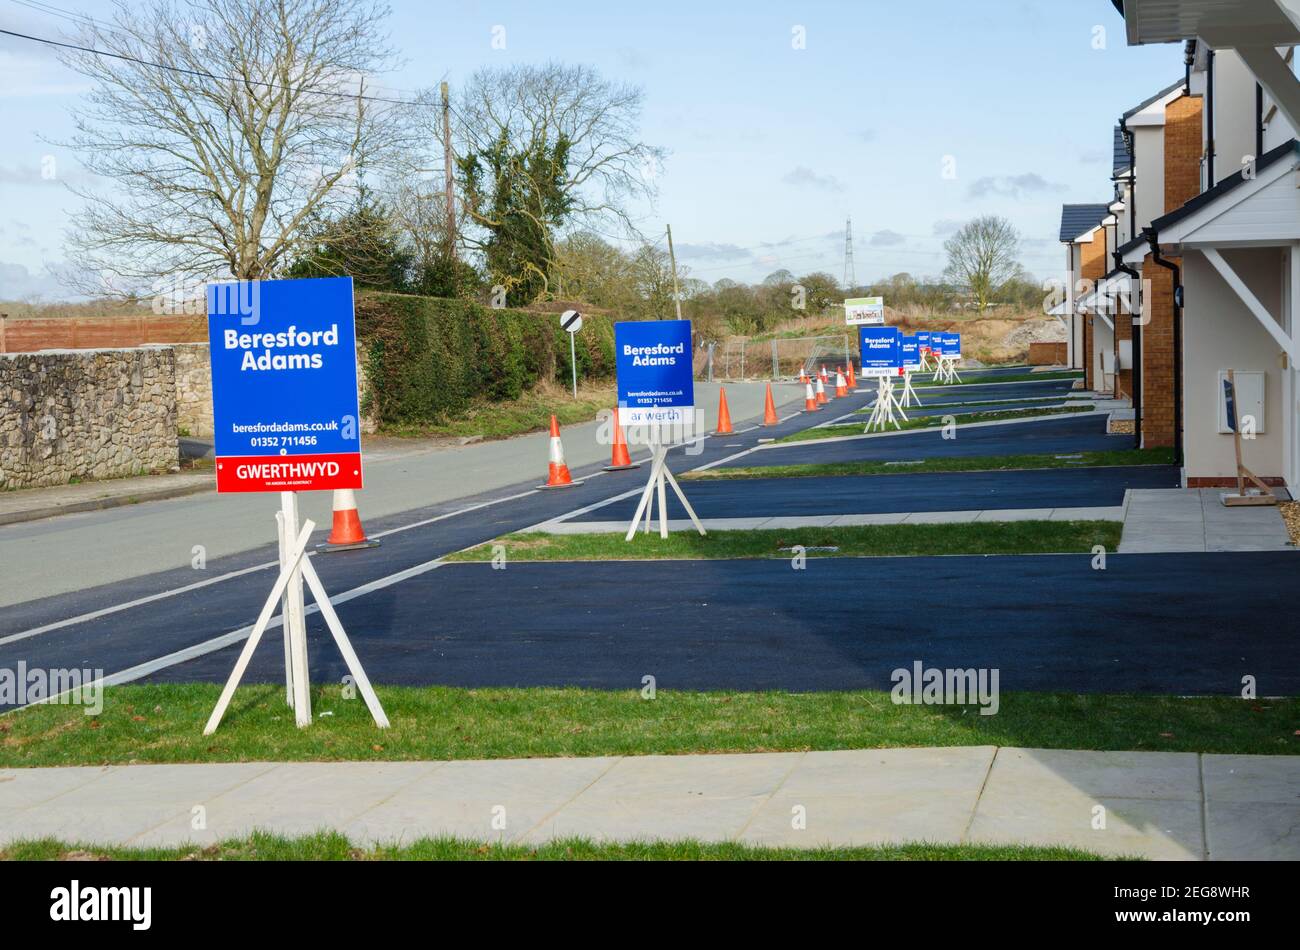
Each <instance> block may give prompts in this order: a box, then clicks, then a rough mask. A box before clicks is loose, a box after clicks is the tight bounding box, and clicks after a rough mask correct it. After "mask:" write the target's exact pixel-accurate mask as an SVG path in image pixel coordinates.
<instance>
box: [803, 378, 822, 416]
mask: <svg viewBox="0 0 1300 950" xmlns="http://www.w3.org/2000/svg"><path fill="white" fill-rule="evenodd" d="M803 385H804V397H803V411H804V412H816V411H817V410H818V409H820V408H821V406H819V405H817V399H816V397H815V396H813V390H812V383H804V384H803Z"/></svg>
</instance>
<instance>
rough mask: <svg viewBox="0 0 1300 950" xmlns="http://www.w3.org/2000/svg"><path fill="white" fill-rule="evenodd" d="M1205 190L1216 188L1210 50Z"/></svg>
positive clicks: (1207, 77)
mask: <svg viewBox="0 0 1300 950" xmlns="http://www.w3.org/2000/svg"><path fill="white" fill-rule="evenodd" d="M1205 126H1206V129H1207V130H1208V132H1207V135H1206V137H1205V142H1206V148H1205V190H1206V191H1209V190H1210V189H1211V188H1213V187H1214V184H1215V182H1214V149H1215V144H1214V50H1210V52H1209V54H1208V59H1207V60H1206V67H1205Z"/></svg>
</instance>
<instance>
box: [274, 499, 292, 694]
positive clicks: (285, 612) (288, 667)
mask: <svg viewBox="0 0 1300 950" xmlns="http://www.w3.org/2000/svg"><path fill="white" fill-rule="evenodd" d="M275 528H276V533H277V534H278V535H279V537H280V570H282V571H283V570H284V568H285V565H286V564H288V563H289V548H290V543H289V542H290V541H291V540H292V539H291V538H287V537H285V533H284V512H283V511H277V512H276V513H275ZM287 589H288V588H287V587H286V590H287ZM288 616H289V598H288V597H287V596H285V595H284V594H281V595H280V632H281V633H283V634H284V703H285V705H286V706H288V707H289V708H290V709H292V708H293V637H291V636H290V635H289V624H288V623H287V622H286V621H285V618H286V617H288Z"/></svg>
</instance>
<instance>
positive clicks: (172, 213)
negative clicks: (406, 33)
mask: <svg viewBox="0 0 1300 950" xmlns="http://www.w3.org/2000/svg"><path fill="white" fill-rule="evenodd" d="M387 15H388V9H387V7H385V6H383V5H381V4H377V3H374V2H372V0H149V2H148V3H145V4H132V5H130V6H128V4H127V3H126V2H125V0H117V5H116V10H115V12H114V15H113V20H112V25H111V26H107V25H106V26H99V25H95V24H87V25H85V26H84V27H83V28H82V31H81V34H80V36H79V37H78V44H79V45H81V46H85V47H90V48H94V49H97V50H101V51H103V52H104V53H109V54H113V55H112V56H108V55H95V54H92V53H86V52H79V51H68V52H67V53H66V56H65V59H66V61H67V63H68V65H69V66H70V67H72V68H73V69H75V70H76V71H77V72H80V73H82V74H83V75H85V76H87V77H89V78H90V79H92V80H94V82H95V89H94V91H93V92H91V93H90V94H89V96H88V101H87V102H86V104H85V105H84V106H82V107H80V108H78V109H77V110H75V111H74V120H75V124H76V130H77V131H76V134H75V136H74V137H73V139H72V141H71V142H69V143H67V144H68V145H69V146H70V147H72V148H73V149H75V150H76V151H77V152H79V153H80V156H81V159H82V161H83V162H84V163H85V164H86V165H87V166H88V167H89V168H90V170H91V171H92V172H94V173H95V174H96V175H99V176H102V177H103V178H105V179H108V180H109V181H108V185H109V187H108V188H107V189H105V190H88V189H81V190H79V191H77V193H78V194H79V195H80V196H81V197H82V198H83V199H84V200H85V202H86V204H85V210H84V212H83V215H82V219H81V220H80V221H79V222H78V223H77V225H75V226H74V228H73V230H72V233H71V234H70V235H69V238H70V243H71V245H72V247H73V248H74V250H75V251H77V252H79V253H78V256H79V259H80V263H81V265H82V266H83V267H84V268H86V269H87V270H88V271H90V272H92V273H93V272H99V273H107V274H111V275H115V276H116V278H117V279H119V280H121V281H123V282H124V283H126V284H128V285H129V284H135V285H136V286H137V287H138V286H139V285H141V284H144V283H148V282H151V281H152V282H153V283H154V285H155V290H157V285H158V282H159V278H162V277H166V276H172V277H173V279H177V280H181V279H184V280H204V279H210V278H213V277H234V278H237V279H255V278H264V277H270V276H274V275H275V274H276V273H277V272H278V271H280V270H281V269H282V268H283V267H284V266H285V265H286V264H287V262H289V261H290V260H291V258H292V256H293V255H294V253H295V252H296V250H297V249H298V248H299V246H300V245H301V243H302V242H303V241H304V240H305V239H306V238H308V237H309V235H310V233H311V231H312V229H313V228H314V227H319V223H320V222H322V221H327V220H330V219H332V218H335V217H341V216H342V213H343V212H344V210H345V209H346V208H347V207H348V206H349V205H350V204H351V203H352V202H353V201H354V200H355V197H356V187H355V186H356V182H357V179H358V175H359V174H360V173H361V171H362V170H369V169H380V168H382V167H383V166H384V164H385V162H386V159H387V157H388V156H389V155H390V154H391V153H392V151H393V150H394V149H397V148H400V146H401V136H400V135H399V134H398V132H399V128H400V122H401V120H402V118H403V109H402V107H401V105H400V104H399V103H397V102H396V101H394V100H390V101H384V97H383V96H382V95H372V94H371V90H370V84H369V83H368V82H367V80H366V78H365V77H366V76H367V75H368V74H370V73H373V72H376V71H380V70H385V69H388V68H390V67H391V65H392V63H393V53H392V51H391V50H390V48H389V47H388V45H387V39H386V36H385V34H384V32H383V21H384V20H385V18H386V17H387ZM100 290H101V291H102V290H103V288H102V287H101V288H100Z"/></svg>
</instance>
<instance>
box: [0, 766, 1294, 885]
mask: <svg viewBox="0 0 1300 950" xmlns="http://www.w3.org/2000/svg"><path fill="white" fill-rule="evenodd" d="M1297 763H1300V759H1297V758H1295V757H1290V756H1246V755H1207V756H1203V757H1202V756H1197V755H1195V754H1184V753H1160V752H1095V751H1080V750H1042V749H1019V748H1002V749H995V748H994V747H992V746H968V747H956V748H928V749H926V748H922V749H862V750H837V751H820V752H807V753H804V752H781V753H757V754H750V755H682V756H637V757H626V758H619V757H600V758H567V759H565V758H559V759H526V760H480V761H456V762H352V763H300V764H283V765H276V764H273V763H244V764H238V765H235V766H231V765H220V764H217V765H187V766H115V767H112V768H111V769H93V770H91V769H55V768H37V769H30V770H10V771H22V772H24V773H25V774H24V776H23V778H25V779H28V780H30V782H31V784H32V785H33V786H35V785H38V784H39V785H43V786H45V787H47V788H52V789H57V788H69V789H71V790H72V791H73V792H77V791H78V790H80V789H83V788H84V787H85V783H84V782H83V781H82V780H83V779H84V778H85V777H86V773H88V772H95V773H99V774H100V776H101V777H104V778H108V779H110V781H109V783H108V784H109V791H110V794H109V795H108V796H107V797H104V798H100V797H96V796H94V795H90V794H86V795H85V796H84V798H81V799H77V798H76V797H75V795H71V794H69V795H62V796H58V797H57V798H55V799H53V800H50V801H44V802H36V803H34V804H32V805H30V806H28V807H23V808H19V807H10V806H5V805H2V804H0V842H5V841H11V840H14V839H16V838H31V837H41V836H45V835H49V836H53V837H57V838H60V839H62V840H66V841H70V842H74V843H85V844H91V845H94V844H108V843H120V844H134V845H142V844H180V843H183V842H190V843H194V844H196V845H201V844H203V843H206V842H209V841H211V840H214V839H216V838H221V837H227V836H232V835H239V834H242V833H244V832H246V831H248V830H251V829H253V828H262V829H264V830H267V831H271V832H274V833H279V834H287V835H296V834H302V833H305V832H310V831H316V830H320V829H331V828H333V829H338V830H340V831H342V832H343V833H344V834H346V835H348V836H349V837H350V838H352V839H353V840H354V841H356V842H358V843H370V842H402V841H406V842H409V841H411V840H413V839H415V838H418V837H423V836H432V835H440V834H442V835H446V834H452V835H459V836H463V837H469V838H474V839H478V840H502V841H528V842H539V841H544V840H547V839H549V838H554V837H562V836H570V835H572V836H580V837H586V838H594V839H605V840H647V839H655V838H658V839H675V838H696V839H700V840H705V841H726V840H740V841H745V842H749V843H753V844H765V845H784V846H794V847H811V846H817V845H839V846H848V845H878V844H887V843H901V842H915V841H930V842H940V843H960V842H978V843H990V844H1007V843H1024V844H1036V845H1069V846H1074V847H1079V848H1083V849H1085V850H1088V851H1092V852H1095V853H1101V854H1111V855H1134V856H1143V857H1147V858H1153V859H1192V860H1201V859H1204V858H1205V857H1207V856H1208V857H1209V858H1211V859H1255V860H1258V859H1278V860H1296V859H1297V858H1300V834H1297V830H1300V802H1297V801H1296V800H1295V798H1296V794H1297V793H1296V779H1297ZM259 769H260V770H261V771H257V770H259ZM3 774H5V775H8V774H9V773H8V772H6V773H3ZM1201 774H1204V776H1205V784H1204V786H1202V784H1201V781H1200V775H1201ZM250 776H251V777H250ZM13 782H14V783H15V787H17V786H16V783H17V782H18V779H17V778H14V779H13ZM232 782H233V783H234V784H233V785H232ZM4 784H9V783H4ZM91 784H93V783H91ZM1203 787H1204V789H1205V792H1204V794H1203V793H1202V788H1203ZM128 793H129V797H128ZM191 799H193V800H194V801H195V803H200V804H203V805H204V807H205V808H206V809H207V813H206V818H207V822H208V828H207V829H194V828H193V827H192V826H191V822H190V819H191V814H190V811H189V807H188V803H189V800H191ZM178 806H180V807H183V808H184V810H183V811H181V810H178ZM1098 806H1100V807H1101V808H1102V809H1104V811H1103V812H1100V813H1099V812H1098ZM160 814H164V815H166V816H168V818H167V820H161V821H160V819H159V815H160ZM1099 814H1101V815H1104V819H1105V820H1104V827H1100V828H1099V827H1095V825H1096V821H1097V818H1098V816H1099ZM796 818H800V819H802V826H800V825H799V824H798V823H796V821H795V819H796ZM1203 821H1204V828H1205V829H1206V833H1205V834H1203V832H1202V822H1203ZM1207 846H1208V847H1207Z"/></svg>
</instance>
